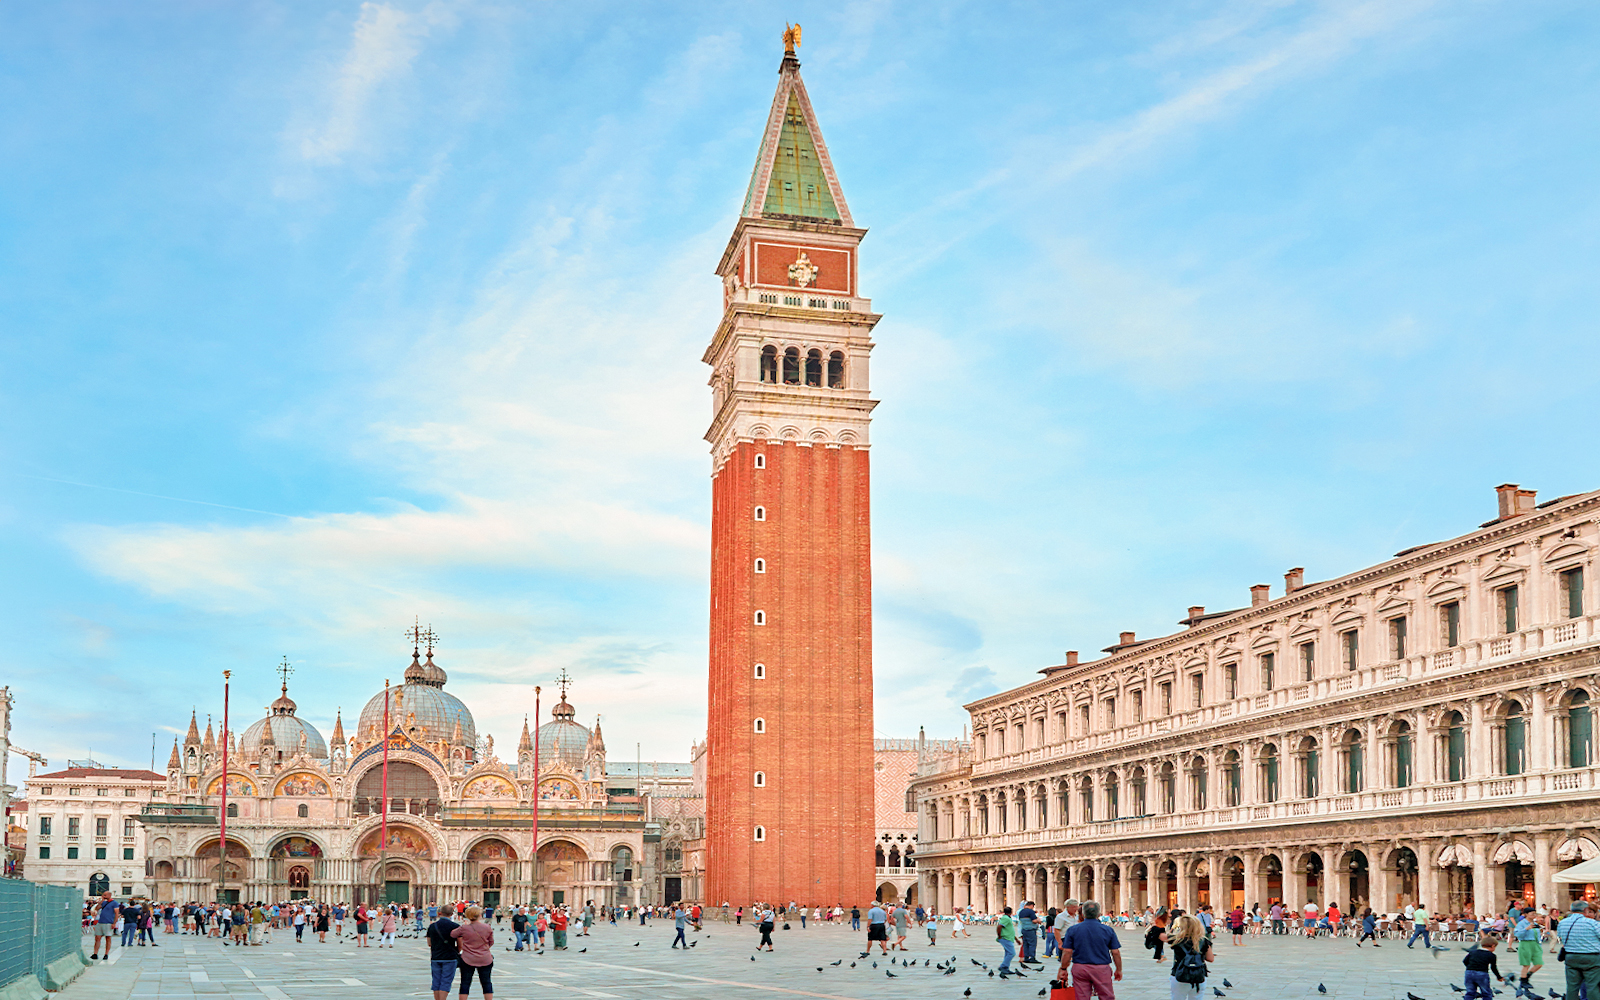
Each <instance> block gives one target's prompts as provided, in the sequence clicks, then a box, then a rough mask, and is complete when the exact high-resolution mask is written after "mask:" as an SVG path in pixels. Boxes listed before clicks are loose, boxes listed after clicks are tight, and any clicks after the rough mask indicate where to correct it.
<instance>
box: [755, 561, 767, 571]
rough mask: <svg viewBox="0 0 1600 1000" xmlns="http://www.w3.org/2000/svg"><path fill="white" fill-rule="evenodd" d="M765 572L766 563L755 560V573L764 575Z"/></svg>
mask: <svg viewBox="0 0 1600 1000" xmlns="http://www.w3.org/2000/svg"><path fill="white" fill-rule="evenodd" d="M766 571H767V561H766V560H765V559H757V560H756V572H757V573H765V572H766Z"/></svg>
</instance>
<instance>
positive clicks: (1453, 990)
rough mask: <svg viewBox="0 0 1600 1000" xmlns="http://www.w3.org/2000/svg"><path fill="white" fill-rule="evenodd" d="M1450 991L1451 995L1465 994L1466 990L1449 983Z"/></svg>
mask: <svg viewBox="0 0 1600 1000" xmlns="http://www.w3.org/2000/svg"><path fill="white" fill-rule="evenodd" d="M1450 990H1451V992H1453V993H1465V992H1467V991H1466V990H1464V989H1462V988H1461V987H1459V986H1457V985H1456V984H1455V983H1451V984H1450Z"/></svg>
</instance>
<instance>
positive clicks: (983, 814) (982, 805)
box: [978, 795, 989, 837]
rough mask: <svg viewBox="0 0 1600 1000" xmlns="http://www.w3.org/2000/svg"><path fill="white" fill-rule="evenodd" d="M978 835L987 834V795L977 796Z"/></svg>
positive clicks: (984, 835) (983, 835)
mask: <svg viewBox="0 0 1600 1000" xmlns="http://www.w3.org/2000/svg"><path fill="white" fill-rule="evenodd" d="M978 835H979V836H980V837H987V836H988V835H989V796H987V795H980V796H978Z"/></svg>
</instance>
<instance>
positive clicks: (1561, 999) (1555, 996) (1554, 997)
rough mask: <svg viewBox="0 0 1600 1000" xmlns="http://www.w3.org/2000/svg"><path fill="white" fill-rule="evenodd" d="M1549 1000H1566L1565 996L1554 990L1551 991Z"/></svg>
mask: <svg viewBox="0 0 1600 1000" xmlns="http://www.w3.org/2000/svg"><path fill="white" fill-rule="evenodd" d="M1550 1000H1567V995H1566V994H1565V993H1557V992H1556V991H1555V990H1551V991H1550Z"/></svg>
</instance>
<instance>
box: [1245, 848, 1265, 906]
mask: <svg viewBox="0 0 1600 1000" xmlns="http://www.w3.org/2000/svg"><path fill="white" fill-rule="evenodd" d="M1240 860H1241V861H1243V862H1244V912H1246V913H1249V912H1250V907H1252V906H1254V905H1256V904H1257V903H1260V904H1261V909H1262V910H1266V909H1268V907H1267V877H1266V876H1265V875H1262V874H1261V852H1260V851H1245V852H1244V853H1243V854H1242V855H1240Z"/></svg>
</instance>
